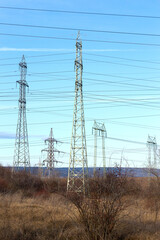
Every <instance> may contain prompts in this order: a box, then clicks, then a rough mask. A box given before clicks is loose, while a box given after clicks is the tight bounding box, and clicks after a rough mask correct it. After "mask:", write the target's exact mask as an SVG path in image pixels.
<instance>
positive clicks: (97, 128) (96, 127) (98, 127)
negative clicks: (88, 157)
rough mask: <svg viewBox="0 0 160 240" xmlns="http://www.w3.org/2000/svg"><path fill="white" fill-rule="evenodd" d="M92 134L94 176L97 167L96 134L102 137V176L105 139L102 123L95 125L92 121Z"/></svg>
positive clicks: (104, 162)
mask: <svg viewBox="0 0 160 240" xmlns="http://www.w3.org/2000/svg"><path fill="white" fill-rule="evenodd" d="M92 132H94V169H93V173H94V175H95V174H96V167H97V132H99V136H101V137H102V157H103V175H104V176H105V173H106V156H105V137H106V133H107V132H106V128H105V125H104V123H97V122H96V121H94V124H93V127H92Z"/></svg>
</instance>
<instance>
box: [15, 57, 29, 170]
mask: <svg viewBox="0 0 160 240" xmlns="http://www.w3.org/2000/svg"><path fill="white" fill-rule="evenodd" d="M19 67H20V72H21V79H20V80H19V81H17V83H18V84H19V112H18V122H17V131H16V139H15V152H14V159H13V166H14V168H18V169H19V167H23V168H24V169H25V168H26V167H30V155H29V142H28V131H27V118H26V87H29V86H28V83H27V81H26V74H27V64H26V62H25V58H24V55H23V57H22V60H21V62H20V63H19Z"/></svg>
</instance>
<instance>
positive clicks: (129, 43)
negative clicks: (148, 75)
mask: <svg viewBox="0 0 160 240" xmlns="http://www.w3.org/2000/svg"><path fill="white" fill-rule="evenodd" d="M0 35H1V36H12V37H27V38H41V39H55V40H67V41H75V39H74V38H69V37H55V36H42V35H29V34H28V35H27V34H15V33H2V32H1V33H0ZM83 41H84V42H96V43H98V42H99V43H113V44H117V43H118V44H123V45H137V46H152V47H160V44H158V43H140V42H123V41H109V40H98V39H85V38H83Z"/></svg>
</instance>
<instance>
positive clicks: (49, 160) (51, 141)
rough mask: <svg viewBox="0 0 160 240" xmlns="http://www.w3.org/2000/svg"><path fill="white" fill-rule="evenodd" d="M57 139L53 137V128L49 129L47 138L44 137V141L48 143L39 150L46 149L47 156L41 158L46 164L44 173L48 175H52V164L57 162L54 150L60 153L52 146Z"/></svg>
mask: <svg viewBox="0 0 160 240" xmlns="http://www.w3.org/2000/svg"><path fill="white" fill-rule="evenodd" d="M57 142H58V141H57V140H56V139H55V138H54V137H53V130H52V128H51V131H50V135H49V138H47V139H45V143H48V147H47V148H45V149H42V151H41V152H44V151H46V152H47V158H46V159H44V160H43V163H44V164H45V163H46V164H47V171H46V175H47V176H48V177H52V176H53V174H54V167H55V166H54V164H55V163H57V162H58V161H56V159H55V155H54V153H55V152H58V153H60V152H61V151H59V150H57V149H55V147H54V143H57Z"/></svg>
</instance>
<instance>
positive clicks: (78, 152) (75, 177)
mask: <svg viewBox="0 0 160 240" xmlns="http://www.w3.org/2000/svg"><path fill="white" fill-rule="evenodd" d="M75 69H76V81H75V101H74V112H73V125H72V137H71V149H70V159H69V168H68V181H67V191H71V192H80V193H84V194H85V192H86V191H87V186H86V185H87V184H86V183H87V177H88V163H87V146H86V135H85V120H84V106H83V91H82V71H83V63H82V41H81V40H80V33H78V36H77V41H76V60H75Z"/></svg>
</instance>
